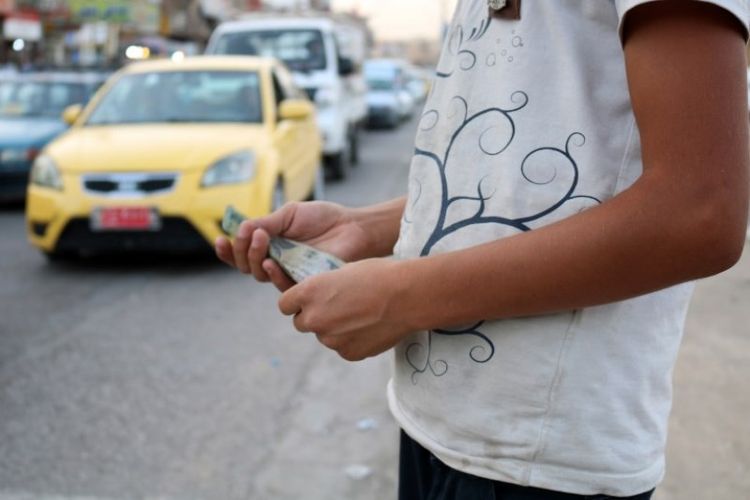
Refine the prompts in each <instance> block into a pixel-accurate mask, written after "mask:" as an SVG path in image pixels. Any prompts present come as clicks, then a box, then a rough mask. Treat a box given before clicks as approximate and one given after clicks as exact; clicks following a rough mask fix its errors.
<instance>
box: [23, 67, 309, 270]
mask: <svg viewBox="0 0 750 500" xmlns="http://www.w3.org/2000/svg"><path fill="white" fill-rule="evenodd" d="M66 116H67V117H68V119H69V120H70V121H71V122H73V125H72V127H71V128H70V130H69V131H68V132H67V133H65V134H64V135H63V136H61V137H59V138H58V139H57V140H55V141H53V142H52V143H51V144H49V145H48V146H47V147H46V148H45V149H44V151H42V153H41V154H40V155H39V156H38V157H37V158H36V160H35V161H34V166H33V168H32V172H31V181H30V186H29V190H28V204H27V224H28V225H27V230H28V237H29V240H30V241H31V243H32V245H34V246H36V247H37V248H39V249H41V250H42V251H43V252H45V253H46V254H47V255H48V256H50V257H52V258H56V257H60V256H68V255H74V254H80V253H84V254H88V253H97V252H109V251H121V250H145V251H151V250H165V251H170V252H172V251H174V252H192V251H196V250H200V249H208V248H209V247H210V246H211V245H212V244H213V242H214V240H215V239H216V237H218V236H219V235H221V234H223V232H222V230H221V225H220V222H221V219H222V215H223V213H224V210H225V208H226V207H227V205H233V206H234V207H235V208H236V209H237V210H239V211H240V212H242V213H243V214H244V215H246V216H249V217H259V216H263V215H266V214H268V213H269V212H270V211H271V210H273V209H274V208H277V207H279V206H280V205H282V204H283V203H284V202H285V201H288V200H304V199H307V198H310V197H315V196H320V192H321V191H320V189H321V185H322V177H321V176H320V175H319V172H320V151H321V144H320V134H319V132H318V129H317V126H316V124H315V108H314V106H313V105H312V103H311V102H310V101H309V100H308V98H307V96H306V95H305V94H304V93H303V92H302V91H300V90H299V89H297V88H296V87H295V86H294V84H293V83H292V79H291V76H290V75H289V73H288V72H287V70H286V69H285V68H284V67H283V66H282V65H281V64H279V63H278V62H277V61H275V60H273V59H266V58H253V57H202V56H201V57H195V58H186V59H184V60H182V61H180V62H175V61H168V60H162V61H149V62H140V63H135V64H132V65H130V66H128V67H126V68H125V69H123V70H121V71H120V72H119V73H118V74H117V75H115V76H114V77H113V78H112V79H111V80H110V81H109V82H108V83H107V84H106V85H105V87H104V88H102V91H101V92H100V93H99V94H97V96H96V97H95V98H94V99H93V100H92V101H91V103H90V104H89V105H88V106H87V107H86V108H85V109H83V110H81V108H80V107H75V108H72V109H68V110H67V112H66Z"/></svg>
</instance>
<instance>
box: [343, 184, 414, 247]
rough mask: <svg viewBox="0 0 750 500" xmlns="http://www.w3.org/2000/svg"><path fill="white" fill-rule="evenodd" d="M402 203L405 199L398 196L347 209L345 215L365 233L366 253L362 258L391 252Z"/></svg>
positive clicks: (401, 211)
mask: <svg viewBox="0 0 750 500" xmlns="http://www.w3.org/2000/svg"><path fill="white" fill-rule="evenodd" d="M404 204H405V199H403V198H399V199H396V200H391V201H389V202H385V203H380V204H378V205H372V206H369V207H364V208H350V209H348V210H347V216H348V217H349V218H350V220H352V221H353V222H354V223H355V224H356V225H357V226H359V227H360V228H361V229H362V231H363V233H364V235H365V239H366V245H365V246H366V249H365V252H366V255H363V256H362V258H372V257H386V256H389V255H392V254H393V247H394V245H395V244H396V241H397V240H398V233H399V228H400V226H401V216H402V215H403V207H404Z"/></svg>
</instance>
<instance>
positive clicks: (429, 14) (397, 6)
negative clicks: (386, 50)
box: [331, 0, 456, 40]
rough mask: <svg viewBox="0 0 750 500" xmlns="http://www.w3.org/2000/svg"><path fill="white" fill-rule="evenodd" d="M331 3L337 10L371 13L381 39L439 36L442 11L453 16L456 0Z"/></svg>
mask: <svg viewBox="0 0 750 500" xmlns="http://www.w3.org/2000/svg"><path fill="white" fill-rule="evenodd" d="M331 4H332V6H333V8H334V9H336V10H344V11H349V10H352V9H356V10H357V11H358V12H359V13H360V14H363V15H366V16H368V17H369V18H370V27H371V28H372V29H373V31H374V32H375V37H376V38H377V39H378V40H404V39H410V38H433V39H437V38H438V36H439V35H440V26H441V11H442V13H443V14H444V15H445V16H446V17H448V16H450V14H451V13H452V12H453V8H454V7H455V4H456V0H332V1H331Z"/></svg>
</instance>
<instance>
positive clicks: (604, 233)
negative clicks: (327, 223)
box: [280, 2, 750, 359]
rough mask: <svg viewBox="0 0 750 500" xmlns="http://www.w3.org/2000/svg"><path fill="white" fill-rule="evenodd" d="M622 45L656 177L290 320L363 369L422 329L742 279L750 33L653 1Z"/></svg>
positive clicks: (726, 19) (305, 297)
mask: <svg viewBox="0 0 750 500" xmlns="http://www.w3.org/2000/svg"><path fill="white" fill-rule="evenodd" d="M624 35H625V40H624V50H625V59H626V65H627V74H628V82H629V87H630V93H631V98H632V104H633V110H634V113H635V116H636V120H637V124H638V127H639V130H640V134H641V142H642V147H643V153H642V154H643V164H644V172H643V175H642V176H641V177H640V178H639V179H638V181H637V182H635V183H634V185H633V186H632V187H631V188H629V189H627V190H626V191H624V192H623V193H621V194H619V195H617V196H615V197H614V198H612V199H611V200H609V201H607V202H605V203H603V204H602V205H600V206H597V207H595V208H592V209H589V210H587V211H585V212H583V213H581V214H578V215H575V216H573V217H570V218H568V219H565V220H562V221H560V222H557V223H555V224H551V225H549V226H546V227H543V228H540V229H536V230H534V231H531V232H528V233H523V234H520V235H517V236H513V237H509V238H505V239H502V240H498V241H495V242H492V243H487V244H484V245H481V246H477V247H473V248H469V249H466V250H461V251H457V252H452V253H447V254H442V255H436V256H431V257H427V258H423V259H415V260H410V261H403V262H381V263H372V262H368V261H365V262H363V263H361V264H354V266H353V267H352V268H350V269H349V270H345V271H344V272H338V271H337V272H334V273H330V275H328V276H326V275H322V276H320V277H319V278H320V279H318V278H316V279H314V280H310V281H309V282H305V283H303V284H302V285H301V286H297V287H294V288H293V289H291V290H290V291H289V292H287V293H286V294H284V296H282V298H281V301H280V307H281V309H282V311H283V312H285V313H287V314H294V313H299V314H297V317H296V318H295V324H296V325H297V327H298V328H299V329H300V330H302V331H314V332H316V333H317V334H318V336H319V337H320V339H321V341H322V342H323V343H324V344H326V345H328V346H329V347H332V348H334V349H336V350H338V351H339V353H340V354H341V355H342V356H344V357H345V358H347V359H360V358H362V357H366V356H369V355H373V354H376V353H377V352H380V351H382V350H385V349H387V348H388V347H390V346H391V345H393V344H394V343H395V342H397V341H398V340H400V338H402V337H403V336H404V335H406V334H407V333H409V332H410V331H414V330H419V329H430V328H435V327H440V326H448V325H455V324H465V323H470V322H473V321H476V320H478V319H491V318H507V317H517V316H524V315H533V314H542V313H549V312H554V311H561V310H567V309H574V308H580V307H586V306H593V305H597V304H603V303H608V302H612V301H617V300H623V299H627V298H631V297H634V296H637V295H640V294H644V293H649V292H652V291H655V290H659V289H661V288H664V287H668V286H670V285H674V284H676V283H680V282H684V281H687V280H692V279H696V278H701V277H704V276H708V275H712V274H715V273H718V272H721V271H722V270H725V269H727V268H728V267H731V266H732V265H733V264H734V263H735V262H736V261H737V260H738V258H739V256H740V254H741V252H742V247H743V244H744V234H745V228H746V226H745V224H746V218H747V210H748V205H747V198H748V164H749V163H750V159H749V158H748V156H749V150H748V120H747V88H746V83H745V82H746V62H745V61H746V59H745V58H746V56H745V42H744V38H743V37H744V32H743V30H742V27H741V26H740V25H739V23H738V22H737V21H736V19H734V18H733V17H732V16H731V15H730V14H728V13H727V12H726V11H724V10H722V9H720V8H718V7H716V6H713V5H710V4H707V3H703V2H653V3H648V4H645V5H643V6H641V7H637V8H635V9H634V10H633V11H632V12H631V13H630V14H629V15H628V18H627V24H626V29H625V34H624ZM347 271H348V272H347ZM363 279H366V280H367V281H368V282H369V283H373V285H372V286H371V287H369V288H368V289H362V287H361V286H359V288H358V287H357V283H358V282H361V280H363ZM334 292H337V293H334ZM324 301H327V304H326V303H325V302H324ZM355 316H356V317H355Z"/></svg>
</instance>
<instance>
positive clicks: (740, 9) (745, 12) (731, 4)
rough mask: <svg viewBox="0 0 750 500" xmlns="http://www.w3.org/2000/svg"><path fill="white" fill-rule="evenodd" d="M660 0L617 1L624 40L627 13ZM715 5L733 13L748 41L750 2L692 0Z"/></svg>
mask: <svg viewBox="0 0 750 500" xmlns="http://www.w3.org/2000/svg"><path fill="white" fill-rule="evenodd" d="M655 1H660V0H615V8H616V9H617V16H618V17H619V28H618V29H619V32H620V38H622V27H623V21H624V20H625V16H626V15H627V13H628V12H629V11H630V10H631V9H632V8H634V7H637V6H638V5H643V4H645V3H649V2H655ZM691 1H698V2H706V3H711V4H714V5H716V6H718V7H721V8H722V9H724V10H726V11H728V12H729V13H731V14H732V15H733V16H734V17H735V18H737V20H738V21H739V22H740V24H741V25H742V27H743V29H744V31H745V33H744V36H745V41H747V40H748V33H750V0H691Z"/></svg>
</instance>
